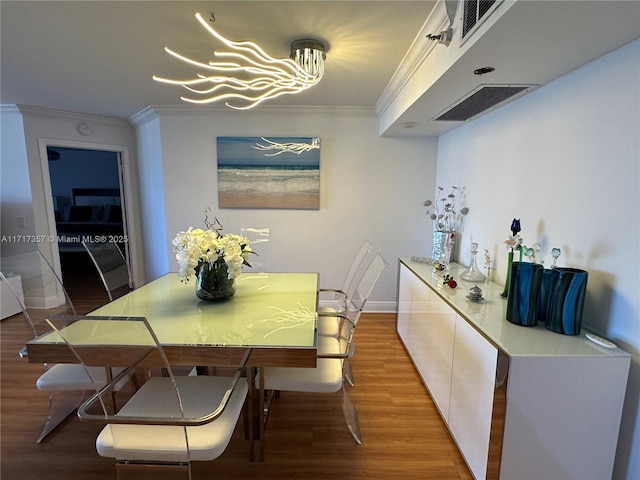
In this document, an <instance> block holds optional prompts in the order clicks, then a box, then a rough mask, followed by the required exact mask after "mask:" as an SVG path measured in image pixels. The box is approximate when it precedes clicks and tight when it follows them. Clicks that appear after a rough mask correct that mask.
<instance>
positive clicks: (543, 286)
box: [536, 268, 555, 323]
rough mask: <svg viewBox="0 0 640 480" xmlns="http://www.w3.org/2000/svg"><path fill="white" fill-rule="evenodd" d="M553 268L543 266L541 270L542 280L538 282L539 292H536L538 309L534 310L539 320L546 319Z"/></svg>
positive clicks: (544, 320)
mask: <svg viewBox="0 0 640 480" xmlns="http://www.w3.org/2000/svg"><path fill="white" fill-rule="evenodd" d="M554 278H555V277H554V275H553V270H552V269H549V268H545V269H544V270H543V271H542V281H541V282H540V292H539V293H538V309H537V312H536V315H537V318H538V321H539V322H542V323H545V322H546V321H547V310H548V309H549V297H550V296H551V290H552V288H553V281H554Z"/></svg>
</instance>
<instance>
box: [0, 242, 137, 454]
mask: <svg viewBox="0 0 640 480" xmlns="http://www.w3.org/2000/svg"><path fill="white" fill-rule="evenodd" d="M1 268H2V270H3V271H0V281H3V282H4V285H5V286H6V287H7V288H8V289H9V291H10V292H11V293H12V294H13V296H14V297H15V298H16V300H17V302H18V303H19V305H20V308H21V310H22V314H23V316H24V319H25V321H26V323H27V326H28V328H29V330H30V332H31V334H32V335H33V338H36V337H38V336H39V335H42V334H43V333H46V332H47V331H49V325H48V323H47V319H50V318H60V319H64V321H71V320H72V319H73V318H75V317H76V316H77V314H76V311H75V308H74V306H73V303H72V302H71V299H70V298H69V295H68V294H67V291H66V290H65V288H64V286H63V285H62V281H61V280H60V278H59V277H58V276H57V275H56V273H55V270H54V269H53V267H52V266H51V264H50V263H49V262H48V261H47V259H46V258H45V257H44V256H43V255H42V253H40V251H38V250H33V251H30V252H25V253H21V254H17V255H13V256H10V257H3V259H2V266H1ZM9 271H13V272H19V273H20V274H21V276H22V279H23V286H24V288H25V291H26V292H27V295H30V294H31V292H33V290H34V289H39V290H40V292H41V295H46V297H47V300H48V303H49V305H47V308H31V307H27V305H26V303H25V301H24V299H23V297H22V296H21V295H19V294H18V293H17V292H16V291H15V290H14V289H13V288H12V287H11V284H10V283H9V282H7V279H6V276H5V273H6V274H8V273H9ZM19 355H20V356H21V357H23V358H26V357H27V352H26V348H23V349H22V350H21V351H20V352H19ZM44 370H45V371H44V373H43V374H42V375H40V377H38V379H37V381H36V388H37V389H38V390H39V391H42V392H47V393H48V394H49V410H48V413H47V419H46V421H45V424H44V426H43V429H42V432H41V433H40V436H39V437H38V439H37V440H36V443H40V442H42V440H44V439H45V437H47V435H49V434H50V433H51V432H52V431H53V430H54V429H55V428H56V427H57V426H58V425H59V424H60V423H61V422H62V421H63V420H65V419H66V418H67V417H68V416H69V415H70V414H71V413H73V412H74V411H75V410H76V409H77V408H78V406H79V405H80V404H81V403H82V401H83V399H85V398H86V395H87V392H92V391H93V390H94V385H95V384H99V385H106V384H107V383H108V382H109V380H110V379H111V378H112V374H113V375H115V374H117V373H119V372H120V371H122V369H115V368H114V369H113V370H111V369H109V370H108V369H106V368H105V367H104V366H95V367H92V368H90V369H88V370H87V369H84V368H82V366H81V365H78V364H66V363H65V364H62V363H59V364H53V365H52V364H44ZM130 379H131V376H128V377H126V378H124V377H123V378H122V380H121V381H119V382H117V384H116V385H115V386H114V390H115V391H118V390H120V389H122V388H123V387H124V386H125V385H126V384H127V383H128V382H129V380H130Z"/></svg>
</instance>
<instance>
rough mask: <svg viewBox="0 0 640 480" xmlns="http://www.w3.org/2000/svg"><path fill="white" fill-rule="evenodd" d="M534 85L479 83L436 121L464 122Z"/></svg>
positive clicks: (521, 93)
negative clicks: (479, 84) (478, 85)
mask: <svg viewBox="0 0 640 480" xmlns="http://www.w3.org/2000/svg"><path fill="white" fill-rule="evenodd" d="M534 86H535V85H481V86H480V87H478V88H476V89H475V90H474V91H472V92H471V93H470V94H469V95H467V96H466V97H464V98H463V99H462V100H460V101H458V102H456V103H454V104H453V105H451V106H449V107H447V109H446V110H445V111H444V112H442V113H441V114H440V115H439V116H438V117H436V118H435V120H436V121H449V122H464V121H466V120H469V119H471V118H473V117H475V116H477V115H480V114H481V113H484V112H486V111H487V110H489V109H491V108H495V107H497V106H498V105H500V104H502V103H504V102H506V101H507V100H513V99H514V98H515V97H518V96H520V95H524V94H525V93H526V92H527V91H529V90H530V89H532V88H533V87H534Z"/></svg>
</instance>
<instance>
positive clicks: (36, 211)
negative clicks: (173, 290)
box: [1, 105, 140, 283]
mask: <svg viewBox="0 0 640 480" xmlns="http://www.w3.org/2000/svg"><path fill="white" fill-rule="evenodd" d="M1 113H2V122H1V125H2V143H3V147H2V173H3V175H2V191H3V198H2V201H3V204H2V233H3V234H6V233H9V232H11V233H12V234H17V235H37V236H39V238H44V239H49V238H50V237H51V236H55V220H54V216H53V208H52V207H53V205H52V203H51V202H49V205H50V207H51V208H50V210H48V209H47V204H48V203H47V196H48V194H49V195H50V191H51V187H50V184H49V172H48V162H47V161H46V151H45V149H44V147H43V143H45V144H55V145H59V146H71V147H77V148H88V149H108V150H113V151H124V152H126V155H123V157H126V158H125V161H126V163H127V165H126V166H125V167H126V174H125V175H126V185H125V191H126V193H127V194H128V195H127V197H128V198H129V199H130V201H131V207H132V213H133V219H132V222H131V223H130V227H131V229H130V231H129V233H130V239H132V241H135V240H136V239H137V238H138V237H139V235H138V230H137V228H136V226H137V223H138V221H139V220H138V218H139V211H138V208H137V205H138V200H137V183H138V181H137V173H136V170H137V169H136V165H135V163H136V143H135V132H134V130H133V128H132V127H131V126H130V125H129V124H128V123H127V122H126V121H123V120H117V119H110V118H105V117H96V116H91V115H84V114H78V113H73V112H62V111H58V110H49V109H46V108H39V107H31V106H24V105H20V106H19V107H18V108H16V107H15V106H14V107H8V106H3V109H2V111H1ZM18 118H20V120H18ZM83 122H84V123H88V124H89V125H90V126H91V127H92V133H91V134H90V135H89V136H83V135H81V134H80V133H79V132H78V130H77V127H78V125H79V124H80V123H83ZM19 123H21V124H22V131H17V132H14V129H15V128H16V127H17V126H18V124H19ZM5 141H6V143H5ZM112 147H113V148H112ZM5 171H7V172H11V174H10V175H5ZM5 189H7V191H9V189H10V190H11V191H23V192H30V195H29V196H28V201H29V204H28V205H23V204H22V203H20V205H14V204H13V203H11V204H9V205H5V196H4V195H5ZM25 198H26V197H25ZM25 201H26V200H25ZM18 217H24V221H25V227H24V228H22V227H16V225H17V222H18ZM5 229H6V230H5ZM4 247H5V245H3V250H4ZM38 248H39V250H40V251H41V252H42V253H43V254H44V255H45V256H46V257H47V258H48V259H49V260H50V261H52V262H53V264H54V265H55V266H56V268H57V270H58V271H59V269H60V262H59V257H58V255H57V248H55V245H54V244H52V243H51V242H50V241H48V240H47V241H44V242H42V243H40V244H39V245H38ZM134 260H135V259H134ZM139 270H140V266H139V265H138V264H137V263H136V264H134V265H133V275H134V282H135V281H136V277H137V276H138V272H139ZM136 283H139V282H136Z"/></svg>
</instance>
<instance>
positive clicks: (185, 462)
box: [51, 316, 253, 480]
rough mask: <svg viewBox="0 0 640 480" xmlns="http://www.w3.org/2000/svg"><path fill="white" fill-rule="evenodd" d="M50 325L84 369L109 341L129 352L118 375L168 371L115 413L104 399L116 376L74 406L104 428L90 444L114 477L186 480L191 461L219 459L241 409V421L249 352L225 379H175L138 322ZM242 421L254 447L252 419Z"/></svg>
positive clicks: (92, 320)
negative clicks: (144, 369) (151, 366)
mask: <svg viewBox="0 0 640 480" xmlns="http://www.w3.org/2000/svg"><path fill="white" fill-rule="evenodd" d="M51 325H52V327H53V328H55V330H56V332H57V333H58V334H59V335H60V337H61V338H62V339H63V340H64V341H65V342H66V343H67V344H68V345H69V348H70V349H71V350H72V351H73V353H74V355H76V357H77V359H78V361H79V362H81V364H82V365H84V366H85V367H86V368H91V366H92V365H93V364H94V363H95V362H96V361H97V360H96V359H99V356H100V350H102V349H103V348H104V338H112V339H114V341H115V340H116V339H119V340H118V343H119V344H122V343H123V341H122V339H126V342H124V343H126V347H127V348H128V349H129V350H127V351H130V352H131V355H129V357H128V358H131V361H130V362H129V366H128V367H127V368H126V369H125V370H124V371H123V372H122V373H121V374H120V375H119V377H123V378H124V376H126V375H127V374H130V373H133V372H134V371H135V369H136V368H137V367H139V366H140V365H142V364H145V362H150V361H153V362H159V363H161V364H162V367H163V369H164V371H165V372H166V373H165V375H164V376H153V377H149V378H148V379H147V380H146V382H145V383H144V384H143V385H141V386H140V388H139V389H138V390H137V391H136V392H135V394H134V395H133V396H132V397H131V398H130V399H129V400H128V401H127V402H126V403H125V404H124V405H123V406H122V408H120V410H118V411H117V413H112V412H111V411H110V409H109V408H108V407H107V406H106V401H105V400H106V399H108V395H109V393H110V390H111V388H112V387H113V386H114V385H115V384H116V382H118V381H119V378H118V377H116V378H114V379H113V381H112V382H111V383H110V384H108V385H106V386H104V387H101V386H100V385H98V384H96V385H95V394H94V395H93V396H91V397H90V398H89V399H88V400H87V401H86V402H85V403H84V404H83V405H81V406H80V408H79V409H78V416H79V418H80V419H81V420H83V421H89V422H99V423H104V424H106V425H105V427H104V428H103V429H102V431H101V432H100V434H99V435H98V437H97V439H96V450H97V452H98V454H99V455H100V456H103V457H109V458H114V459H115V462H116V472H117V478H118V480H126V479H140V478H154V479H157V480H159V479H165V478H166V479H172V480H177V479H185V480H187V479H191V468H192V462H195V461H198V462H205V461H212V460H214V459H216V458H218V457H219V456H220V455H222V454H223V453H224V451H225V449H226V447H227V445H228V444H229V441H230V440H231V437H232V435H233V432H234V431H235V428H236V424H237V422H238V420H239V418H240V415H241V414H242V412H243V411H244V412H245V421H247V415H248V409H247V408H244V407H245V401H246V399H247V396H248V394H249V384H248V381H247V378H249V377H248V376H245V364H246V362H247V360H248V358H249V355H250V354H251V349H247V350H246V351H245V352H244V354H243V356H242V359H241V360H239V364H238V366H237V368H236V370H235V372H233V374H232V375H231V376H193V375H178V374H177V373H176V372H174V370H173V368H172V366H171V364H170V363H169V361H168V359H167V355H166V353H165V350H164V348H163V347H162V345H161V344H160V342H159V341H158V338H157V336H156V334H155V332H154V330H153V329H152V327H151V325H150V324H149V322H148V321H147V319H146V318H144V317H92V316H86V317H78V318H77V319H76V320H75V322H74V323H72V324H70V325H69V324H66V325H63V326H62V328H58V327H57V326H56V325H55V322H51ZM251 378H253V377H251ZM247 423H248V429H249V430H248V431H249V441H250V447H252V445H253V442H252V440H253V434H252V422H247ZM251 451H252V450H250V452H251ZM145 475H148V477H147V476H145Z"/></svg>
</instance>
